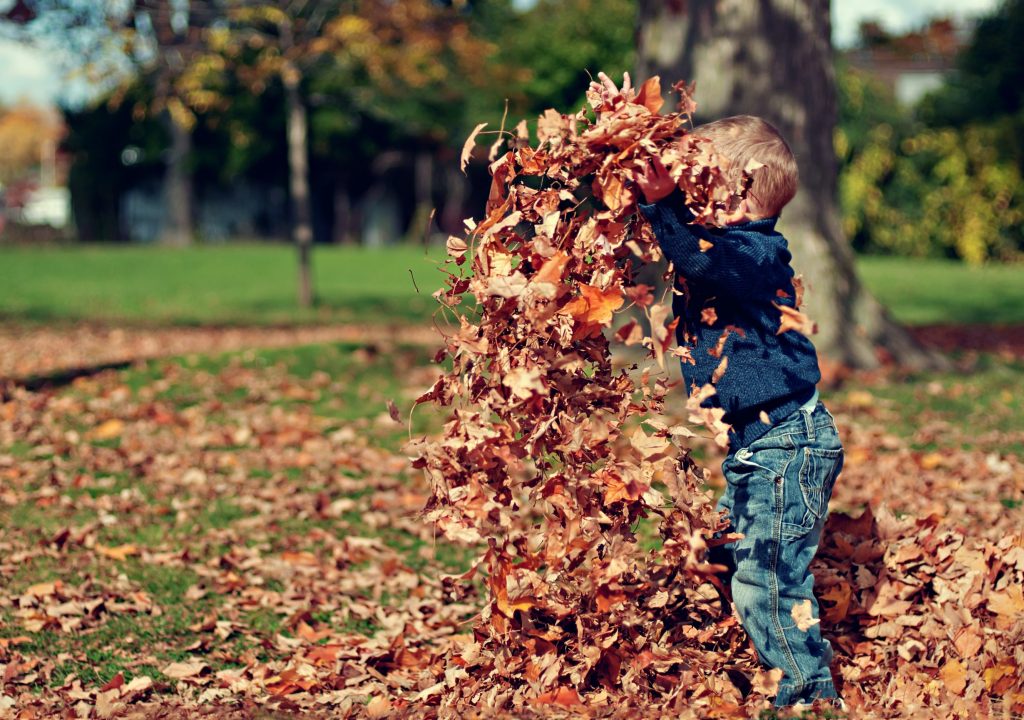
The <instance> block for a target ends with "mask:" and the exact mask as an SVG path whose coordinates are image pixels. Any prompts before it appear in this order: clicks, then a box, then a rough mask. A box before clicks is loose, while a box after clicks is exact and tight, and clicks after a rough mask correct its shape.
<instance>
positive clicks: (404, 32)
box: [206, 0, 483, 307]
mask: <svg viewBox="0 0 1024 720" xmlns="http://www.w3.org/2000/svg"><path fill="white" fill-rule="evenodd" d="M227 20H228V22H227V23H226V24H225V25H224V26H222V27H216V28H211V29H210V30H209V32H207V34H206V37H207V46H208V52H209V53H210V54H212V55H216V56H217V57H222V58H225V59H226V60H227V62H228V68H227V71H228V72H230V73H233V74H235V75H236V76H237V77H238V78H240V79H241V80H242V81H243V83H244V85H245V86H247V87H248V88H249V89H250V90H251V91H254V92H257V93H260V92H263V91H264V90H265V89H266V88H267V87H268V86H269V85H271V84H274V83H280V85H281V86H282V87H283V90H284V106H285V116H286V135H287V145H288V168H289V171H288V175H289V194H290V199H291V205H292V217H293V222H292V237H293V241H294V242H295V245H296V247H297V249H298V266H299V281H298V300H299V304H300V305H301V306H303V307H308V306H310V305H312V304H313V301H314V291H313V282H312V271H311V249H312V243H313V225H312V204H311V193H310V183H309V167H310V163H309V141H310V137H309V113H310V106H311V93H310V90H311V86H312V85H314V84H315V83H314V82H313V78H314V77H316V76H320V77H323V75H322V74H323V73H337V77H338V78H339V79H340V87H339V83H334V86H333V90H335V91H337V92H339V93H340V94H341V96H342V98H341V100H342V101H343V102H345V101H347V102H350V103H352V104H353V105H354V106H355V107H356V108H359V109H360V110H362V111H364V112H365V111H369V112H374V113H375V114H377V115H384V116H387V115H391V116H393V117H394V118H397V119H399V120H406V121H409V120H411V119H412V118H413V117H417V118H432V120H431V121H430V122H428V123H426V125H425V126H424V127H426V128H427V129H430V128H436V127H439V126H442V125H443V124H444V120H445V118H446V117H449V116H450V112H448V113H446V112H444V111H443V110H444V102H443V101H444V100H445V97H444V94H443V92H442V90H443V88H444V87H445V85H446V82H447V81H448V79H449V77H448V68H449V66H450V63H451V62H452V61H453V60H455V61H458V62H461V63H462V65H463V70H467V71H468V70H470V67H469V62H470V61H471V60H472V59H473V58H474V56H476V59H477V60H478V61H479V60H482V59H483V58H482V57H480V49H481V46H480V45H479V44H478V43H476V42H475V41H474V40H473V38H472V36H471V34H470V33H469V31H468V28H467V24H466V22H465V21H464V19H462V18H460V17H459V15H458V13H457V11H456V9H454V8H449V7H445V6H443V5H439V4H437V3H434V2H432V1H431V0H408V1H407V2H402V3H397V4H396V3H393V2H389V1H387V0H337V1H331V0H324V1H322V2H315V3H314V2H309V0H292V1H290V2H255V1H248V2H247V1H245V0H234V2H230V1H229V2H228V5H227ZM330 85H331V83H327V85H326V86H325V85H324V84H321V85H320V88H319V89H320V91H321V93H322V92H323V91H324V90H325V88H329V87H330ZM437 94H440V98H439V99H440V101H441V102H440V103H438V104H437V107H438V109H439V111H438V112H436V113H424V112H423V107H424V102H425V101H426V100H427V99H429V98H430V97H432V95H437ZM409 104H413V105H415V106H416V108H417V113H416V114H415V115H412V114H410V113H409V112H404V111H403V110H402V108H403V106H407V105H409ZM449 104H451V103H449ZM338 119H339V118H338V117H337V116H335V118H334V120H338ZM428 175H429V170H428ZM427 195H428V196H429V193H427Z"/></svg>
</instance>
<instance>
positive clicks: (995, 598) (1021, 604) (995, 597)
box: [988, 585, 1024, 617]
mask: <svg viewBox="0 0 1024 720" xmlns="http://www.w3.org/2000/svg"><path fill="white" fill-rule="evenodd" d="M988 609H989V610H991V611H992V612H994V613H995V614H996V615H1007V616H1009V617H1014V616H1021V615H1024V586H1022V585H1011V586H1010V587H1008V588H1007V589H1006V590H1004V591H1003V592H998V593H992V594H991V595H989V598H988Z"/></svg>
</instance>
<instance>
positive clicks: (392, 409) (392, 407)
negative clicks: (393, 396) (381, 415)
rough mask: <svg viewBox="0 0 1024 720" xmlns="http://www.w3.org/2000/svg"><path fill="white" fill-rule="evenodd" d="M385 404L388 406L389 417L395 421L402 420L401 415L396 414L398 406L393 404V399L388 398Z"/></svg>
mask: <svg viewBox="0 0 1024 720" xmlns="http://www.w3.org/2000/svg"><path fill="white" fill-rule="evenodd" d="M387 406H388V415H389V416H390V417H391V419H392V420H394V421H395V422H397V423H400V422H402V416H401V415H399V414H398V406H397V405H395V401H394V400H388V402H387Z"/></svg>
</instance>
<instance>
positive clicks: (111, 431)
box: [89, 418, 124, 440]
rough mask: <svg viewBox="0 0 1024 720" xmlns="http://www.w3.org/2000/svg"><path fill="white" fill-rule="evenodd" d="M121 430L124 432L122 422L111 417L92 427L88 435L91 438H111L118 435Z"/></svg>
mask: <svg viewBox="0 0 1024 720" xmlns="http://www.w3.org/2000/svg"><path fill="white" fill-rule="evenodd" d="M122 432H124V422H123V421H121V420H118V419H117V418H112V419H110V420H107V421H106V422H104V423H102V424H100V425H98V426H97V427H96V428H94V429H93V431H92V432H91V433H89V437H90V438H92V439H93V440H113V439H114V438H116V437H120V436H121V433H122Z"/></svg>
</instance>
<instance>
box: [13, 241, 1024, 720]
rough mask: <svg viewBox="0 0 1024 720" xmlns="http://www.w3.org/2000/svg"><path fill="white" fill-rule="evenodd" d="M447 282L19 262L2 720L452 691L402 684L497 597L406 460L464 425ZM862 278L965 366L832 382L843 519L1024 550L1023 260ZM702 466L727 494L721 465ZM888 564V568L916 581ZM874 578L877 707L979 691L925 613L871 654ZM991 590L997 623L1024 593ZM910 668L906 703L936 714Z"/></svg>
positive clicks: (894, 267)
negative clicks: (458, 413)
mask: <svg viewBox="0 0 1024 720" xmlns="http://www.w3.org/2000/svg"><path fill="white" fill-rule="evenodd" d="M436 264H437V253H436V252H433V253H427V254H425V253H424V252H423V250H422V249H415V248H399V249H391V250H381V251H377V252H373V251H369V250H359V249H346V248H341V249H334V248H332V249H330V250H328V251H323V252H318V253H317V256H316V271H317V281H318V282H317V285H318V288H319V290H320V297H321V305H320V307H319V308H318V309H316V310H313V311H309V312H296V311H294V310H292V309H291V302H292V293H291V287H292V285H291V284H290V280H291V269H292V265H291V256H290V255H289V254H288V253H287V249H285V248H278V247H273V246H266V247H250V248H245V249H239V248H232V247H224V248H198V249H195V250H192V251H188V252H177V253H176V252H169V251H164V250H160V249H137V248H131V249H116V250H111V249H104V248H93V249H54V250H43V251H36V250H32V251H28V250H7V249H4V250H0V288H3V289H2V290H0V319H2V320H0V349H2V352H0V678H2V685H0V716H3V714H4V713H5V712H10V711H13V710H17V709H19V708H21V709H24V708H29V709H32V708H35V709H36V710H38V711H39V712H40V713H45V712H49V711H53V710H54V709H56V708H57V707H61V706H68V707H71V708H73V709H75V710H76V711H77V712H78V713H79V714H80V715H81V716H88V715H89V713H93V714H95V715H96V716H101V717H112V716H118V715H119V714H121V715H123V714H125V713H128V714H129V715H130V714H131V713H135V714H136V716H140V717H141V716H145V713H147V712H149V711H150V710H153V709H154V708H159V707H165V706H168V705H174V706H175V707H177V708H178V709H179V710H180V711H181V712H182V713H186V712H188V713H195V714H197V715H202V714H204V713H206V712H213V711H212V710H209V709H210V708H216V709H217V712H218V713H221V714H226V713H229V712H233V713H237V714H238V716H239V717H247V716H251V715H260V714H262V715H263V716H265V717H276V716H277V715H276V713H281V714H284V713H288V712H293V711H298V710H303V711H304V712H314V711H315V712H324V713H335V714H336V715H338V716H345V715H347V714H357V715H359V714H361V715H368V716H370V717H383V716H387V715H389V714H394V713H397V712H399V711H400V710H401V709H402V708H403V707H409V706H408V705H403V703H409V702H410V698H416V697H417V696H422V698H423V699H424V700H426V699H429V698H430V697H431V694H430V690H431V688H430V687H429V686H420V685H417V684H416V682H417V681H414V680H411V679H410V676H409V675H407V674H403V669H404V668H411V667H414V666H415V667H422V666H425V665H429V663H428V662H427V661H426V660H425V658H429V657H439V656H440V655H441V654H442V653H443V651H444V650H445V649H446V648H449V647H452V646H454V645H456V644H458V643H459V642H465V641H466V640H467V638H470V635H469V633H471V628H472V621H473V618H474V616H475V615H476V613H477V612H478V610H479V607H480V603H481V602H482V601H481V596H480V595H479V594H478V593H475V592H474V591H473V589H472V588H470V590H469V591H467V592H466V593H463V594H460V595H458V596H457V597H456V598H455V599H453V596H452V595H451V593H450V588H449V587H448V586H446V585H445V584H444V583H443V582H442V580H441V577H442V576H445V575H448V574H451V573H459V572H461V571H463V570H465V569H466V568H467V567H468V565H469V563H470V561H471V559H472V557H473V553H474V549H473V548H463V547H457V546H454V545H451V544H449V543H446V542H444V541H443V540H441V539H439V538H437V537H436V536H435V533H434V532H433V530H432V528H431V527H429V526H428V525H426V524H425V523H423V522H422V521H420V520H419V519H418V517H417V512H418V510H419V509H420V508H421V507H422V505H423V503H424V501H425V500H426V496H427V492H428V490H427V488H426V487H425V486H424V484H423V482H422V480H421V478H420V476H419V474H418V473H417V472H416V471H414V470H412V469H411V468H410V467H409V461H408V459H407V457H406V456H405V454H403V451H402V447H403V445H404V443H405V441H406V440H408V439H409V437H410V436H413V437H416V436H422V435H424V434H427V433H430V432H434V431H436V430H437V429H438V428H439V427H440V424H441V422H442V420H443V418H442V416H441V415H440V414H439V413H437V412H436V411H435V410H433V409H432V408H430V407H419V408H417V409H415V411H413V409H412V403H413V400H414V399H415V398H416V397H417V396H418V395H419V394H421V393H422V392H423V391H425V390H426V389H427V388H428V387H429V386H430V385H431V383H432V382H433V380H434V378H435V377H436V375H437V372H438V369H437V366H436V365H434V364H433V363H432V362H431V357H432V356H433V354H434V350H435V349H436V347H437V346H438V345H439V342H440V340H439V335H438V334H437V331H436V330H435V329H434V328H433V322H434V320H433V319H432V316H433V307H434V305H433V301H432V300H431V298H430V292H431V291H432V290H433V289H435V288H436V287H438V285H439V283H440V277H441V276H440V275H439V274H438V273H437V271H436ZM861 269H862V273H863V275H864V278H865V280H866V282H867V283H868V285H869V286H870V287H871V288H872V289H873V290H874V291H875V292H876V293H877V294H878V295H879V297H881V299H882V300H883V301H885V302H886V303H887V304H888V305H889V306H890V308H891V309H892V311H893V312H894V314H895V316H896V317H897V318H898V319H900V320H902V321H904V322H907V323H909V324H912V325H915V326H917V327H918V329H917V330H916V332H918V334H919V336H920V337H922V338H923V339H924V340H925V341H926V342H929V343H931V344H933V345H934V346H936V347H940V348H941V349H942V350H943V351H944V352H945V353H946V354H947V357H949V359H950V368H949V370H947V371H943V372H927V373H907V372H903V371H901V370H900V369H898V368H886V369H883V370H879V371H874V372H871V373H854V374H852V375H851V376H849V377H847V378H845V379H844V380H843V381H842V382H841V383H839V384H837V385H836V386H835V387H832V388H829V389H828V390H827V392H826V395H825V400H826V402H827V404H828V405H829V407H830V409H831V410H832V412H833V413H834V415H835V416H836V418H837V423H838V426H839V428H840V431H841V433H842V435H843V437H844V441H845V443H846V447H847V464H846V469H845V470H844V474H843V476H842V478H841V480H840V483H839V484H838V486H837V489H836V492H835V496H834V498H833V504H832V509H833V512H834V513H835V514H836V515H840V514H841V513H849V514H850V515H852V516H857V515H860V514H861V513H863V512H864V510H865V509H871V511H872V512H873V513H874V514H875V516H876V517H878V518H880V519H881V520H880V522H879V524H880V526H884V527H883V530H885V528H888V530H887V532H890V533H891V534H893V533H895V534H896V535H893V537H896V536H897V535H898V537H900V538H906V537H909V536H910V535H909V534H908V533H910V534H912V533H925V532H927V533H928V538H933V536H934V537H935V538H947V539H946V540H940V539H935V540H934V543H933V545H934V546H935V547H939V546H942V543H947V544H949V543H952V542H953V541H951V540H948V538H950V537H952V538H959V540H957V542H959V543H962V544H964V547H966V546H967V545H966V543H967V540H965V539H969V540H970V542H972V543H976V544H978V543H980V545H978V547H981V548H982V550H979V551H978V552H980V553H982V554H984V553H988V555H985V557H987V558H991V557H992V556H994V555H996V554H997V553H998V552H1002V553H1003V554H1004V555H1007V556H1012V555H1013V553H1016V554H1017V555H1021V556H1024V550H1014V548H1015V547H1018V545H1015V543H1016V542H1018V541H1017V540H1014V537H1015V533H1016V534H1019V532H1020V528H1021V527H1022V525H1024V393H1022V392H1021V389H1022V388H1024V332H1022V331H1021V328H1022V327H1024V268H1021V267H1019V266H997V267H982V268H969V267H965V266H962V265H956V264H947V263H942V262H922V261H906V260H897V259H868V260H864V261H862V264H861ZM389 401H391V402H394V403H395V405H396V406H397V408H398V410H399V417H398V420H397V421H396V420H395V419H394V417H393V415H392V414H391V413H389V409H388V403H389ZM680 411H681V408H680ZM694 453H695V455H696V456H697V457H699V458H701V459H702V461H703V462H705V463H706V464H707V466H708V467H709V468H711V469H712V472H711V474H710V478H709V490H710V491H711V492H714V491H716V489H718V488H719V487H720V483H721V477H720V475H719V474H718V473H717V472H716V471H714V468H715V466H716V463H717V460H718V457H719V456H718V455H717V451H716V450H715V449H714V447H713V446H712V444H711V443H708V442H705V441H703V440H698V442H697V443H696V445H695V448H694ZM883 520H884V522H883ZM900 523H903V525H900ZM904 526H906V527H904ZM894 528H904V529H903V530H897V529H894ZM906 528H911V530H912V532H911V530H907V529H906ZM899 533H903V534H902V535H899ZM943 533H944V534H943ZM883 534H884V532H883ZM915 537H917V536H915ZM922 537H923V536H922ZM928 542H932V541H931V540H928ZM1019 543H1020V546H1021V547H1024V538H1022V539H1020V540H1019ZM895 544H896V545H899V546H900V548H901V551H900V552H902V553H904V554H905V555H906V556H907V557H903V556H902V555H901V558H897V559H895V560H893V562H894V563H897V565H898V566H899V567H901V568H902V567H903V566H904V564H906V563H913V561H914V560H915V558H914V557H910V555H912V552H910V551H906V552H904V549H905V548H906V543H903V544H901V543H900V542H896V543H895ZM924 544H925V545H927V543H924ZM950 547H952V545H950ZM957 547H959V546H957ZM971 547H972V548H973V547H975V546H974V545H972V546H971ZM1000 548H1001V550H1000ZM955 550H956V548H955V547H953V548H952V549H951V550H950V552H951V553H952V552H954V551H955ZM882 552H883V553H884V552H885V549H884V548H883V549H882ZM928 552H931V550H929V551H928ZM972 552H973V550H972ZM972 557H973V556H972ZM925 560H927V558H925V559H924V560H921V563H924V561H925ZM900 563H902V564H900ZM936 564H938V563H936ZM897 565H893V566H892V567H890V568H889V571H890V572H895V570H894V569H893V568H895V567H897ZM1021 565H1022V567H1020V568H1019V569H1018V576H1019V574H1020V571H1024V562H1022V563H1021ZM920 567H921V565H920V564H918V565H915V566H914V568H915V570H914V571H913V572H917V573H920V572H925V571H922V570H921V569H920ZM833 571H834V568H833V567H832V566H828V567H823V572H830V573H832V574H833V575H834V574H835V573H834V572H833ZM933 571H934V569H933ZM910 574H912V573H910ZM907 582H909V581H907ZM943 582H946V583H947V585H948V586H949V587H953V585H952V583H953V582H954V580H952V579H945V580H943ZM829 587H839V588H842V587H843V586H841V585H831V586H829ZM857 587H858V585H857V583H856V582H855V583H854V590H853V591H852V595H851V593H850V591H849V586H848V587H847V595H846V596H845V597H844V598H840V599H836V600H835V602H833V601H831V600H830V601H828V602H826V603H825V604H824V605H823V607H824V608H825V610H826V611H827V620H826V632H827V633H830V634H831V636H832V637H833V640H834V642H835V644H836V646H837V649H838V654H839V656H840V664H841V665H842V673H843V676H844V677H847V678H854V677H856V678H859V679H860V681H859V682H858V683H853V682H852V681H851V682H850V687H849V688H848V691H849V694H850V695H852V696H853V697H855V698H857V701H858V702H859V703H861V707H862V708H863V707H869V706H871V704H872V703H874V704H875V705H878V706H879V707H881V703H882V698H881V697H872V696H871V695H870V693H871V692H873V689H874V688H878V687H880V684H879V683H880V680H879V679H878V678H876V677H874V676H871V675H870V674H869V675H859V674H858V673H859V672H860V670H857V669H856V668H857V667H858V665H857V663H858V658H861V659H862V658H865V657H870V658H874V659H876V660H877V662H878V666H879V667H880V668H883V669H885V668H888V667H889V665H888V664H887V663H890V662H891V663H899V662H900V658H902V659H903V660H904V661H906V662H911V661H913V662H914V663H916V664H918V665H920V666H921V667H923V668H924V669H925V671H927V672H926V673H925V674H926V675H927V674H928V673H931V675H930V676H931V677H932V678H933V680H935V679H937V681H941V682H942V683H944V684H946V685H950V684H952V685H953V686H954V687H955V686H956V685H957V684H958V683H960V682H961V681H963V683H964V687H965V688H967V690H963V689H962V692H963V693H965V694H969V693H970V692H971V688H972V687H974V686H973V685H971V682H970V681H969V680H965V679H963V678H961V677H960V676H959V675H955V676H948V675H947V674H946V672H947V671H945V670H941V669H940V668H932V667H931V666H930V665H929V663H931V662H932V661H933V660H934V657H933V655H931V654H930V653H931V651H932V650H933V649H934V645H933V644H932V643H930V642H929V641H928V640H927V638H924V639H922V638H921V636H919V635H915V634H914V633H916V632H918V631H919V630H920V628H921V627H927V625H928V623H927V621H923V622H917V623H916V624H915V623H914V622H910V623H904V624H903V625H902V626H901V629H900V633H901V634H900V635H899V636H897V637H895V638H894V637H893V635H892V634H891V633H890V634H889V635H886V634H884V633H882V634H879V633H876V634H875V635H874V637H872V636H870V635H863V636H862V635H857V632H859V630H858V628H859V627H860V626H859V625H856V624H855V623H854V624H851V621H850V620H849V618H853V617H859V615H858V613H859V614H860V615H864V616H866V615H867V614H868V613H867V612H866V611H865V609H864V608H863V607H859V606H858V602H859V597H860V596H859V595H857V592H858V590H857ZM1015 592H1016V593H1017V594H1016V595H1014V593H1015ZM999 593H1003V594H1005V595H1006V597H1007V598H1008V599H1007V600H1006V601H1005V603H1004V604H1003V605H999V606H992V607H993V608H994V609H992V613H994V614H992V617H995V618H996V621H999V622H1001V618H1002V615H1001V614H1000V611H999V608H1009V610H1007V613H1009V612H1011V611H1012V608H1013V607H1014V606H1013V605H1012V603H1013V602H1016V600H1017V599H1019V598H1020V594H1019V593H1020V588H1019V585H1018V586H1010V587H1009V589H1006V588H1004V587H1002V586H1000V587H999V588H998V593H996V594H999ZM1000 597H1002V595H1000ZM903 600H905V598H903V599H900V600H899V601H900V602H902V601H903ZM894 602H896V600H894ZM936 602H938V601H936ZM979 602H980V601H979ZM1000 602H1003V601H1000ZM1020 602H1021V603H1022V608H1024V599H1020ZM843 603H845V604H843ZM938 605H941V603H938ZM840 606H842V607H840ZM879 613H880V614H881V616H882V619H885V617H886V616H885V612H884V611H879ZM879 613H876V614H879ZM903 614H904V615H908V616H910V617H918V616H916V615H914V611H909V612H904V613H903ZM900 622H901V621H900V620H899V618H894V619H893V623H894V626H895V625H900ZM1007 622H1009V621H1007ZM1006 627H1009V625H1007V626H1006ZM997 628H998V629H1000V631H1002V630H1005V629H1006V628H1004V627H1003V625H1002V624H998V623H997ZM890 630H891V629H890ZM978 632H980V631H978ZM986 632H988V631H986ZM902 633H906V634H902ZM958 637H959V635H958ZM979 637H980V635H979ZM992 637H993V638H994V637H995V636H992ZM999 639H1000V641H1001V640H1003V639H1005V638H1004V636H1003V635H1000V636H999ZM980 642H981V641H980V640H979V643H980ZM914 643H917V644H918V645H921V648H918V647H917V646H916V645H915V644H914ZM926 646H927V647H926ZM957 647H958V648H959V645H958V646H957ZM977 652H978V653H981V654H984V653H983V651H977ZM978 657H979V658H980V657H981V655H978ZM908 658H909V659H908ZM972 658H973V655H972V656H971V657H967V656H964V657H961V658H960V659H959V660H955V661H954V662H959V663H960V664H961V666H962V673H963V675H964V677H966V678H970V677H971V673H972V672H975V671H977V673H979V677H982V676H983V677H984V680H983V681H979V682H982V686H981V690H980V691H979V693H980V694H976V695H975V696H973V697H970V698H966V695H965V697H964V698H963V702H968V701H969V703H968V704H969V705H971V706H973V707H980V708H988V707H989V706H990V705H991V704H992V703H993V702H995V703H998V699H997V698H998V695H999V694H1000V688H1001V687H1002V685H1000V683H1001V682H1003V677H1004V676H1005V675H1006V674H1007V673H1011V672H1015V671H1016V670H1015V667H1016V666H1013V665H1009V664H1005V663H1004V664H997V665H991V664H990V665H989V666H987V667H985V668H981V669H978V668H975V667H974V666H973V665H972ZM1000 662H1002V661H1000ZM947 665H948V663H947ZM893 667H895V665H893ZM851 668H853V669H851ZM993 668H996V669H995V670H993ZM999 668H1002V670H1000V669H999ZM434 669H435V670H439V672H438V675H440V676H441V677H442V678H443V674H444V668H434ZM932 670H934V672H932ZM886 671H887V672H888V670H886ZM982 671H984V672H982ZM901 672H902V671H899V672H897V671H895V670H892V673H893V677H892V678H891V679H890V680H889V681H887V682H888V683H889V684H888V686H887V687H889V688H890V690H891V693H890V695H891V694H892V693H895V694H896V695H897V696H898V697H899V698H902V699H901V700H898V701H893V700H892V697H891V696H890V697H887V698H886V699H885V703H886V705H885V707H886V708H888V709H890V710H891V709H892V708H893V707H895V706H894V705H893V704H892V703H893V702H903V703H904V705H903V707H904V708H906V707H911V706H912V703H913V702H914V701H915V700H914V698H913V697H911V695H912V693H910V692H909V690H908V689H907V688H909V687H912V686H915V685H914V683H915V682H918V679H917V676H911V675H903V676H901V675H900V673H901ZM1000 673H1002V674H1000ZM901 677H902V678H903V680H902V684H901V680H900V678H901ZM420 682H422V681H420ZM986 683H987V685H985V684H986ZM855 684H856V685H857V686H859V687H862V688H864V690H863V692H861V691H859V690H857V688H856V687H854V685H855ZM435 692H437V690H436V689H435ZM1021 702H1024V698H1021ZM951 707H952V706H951ZM204 708H205V709H204ZM556 709H557V708H556ZM1006 710H1007V712H1009V708H1006ZM893 712H895V711H893ZM37 716H39V715H37ZM889 716H894V715H891V714H890V715H889Z"/></svg>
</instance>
